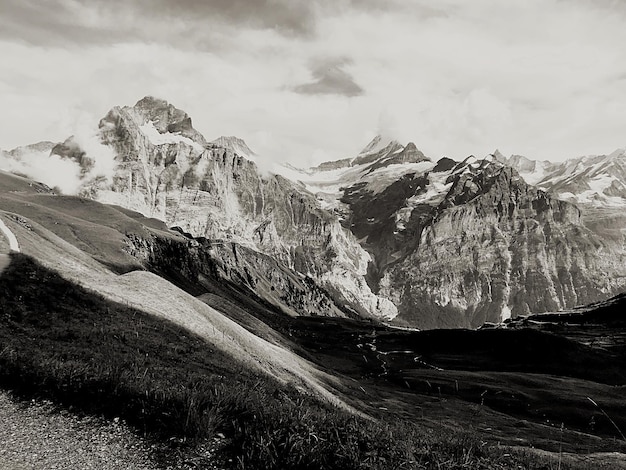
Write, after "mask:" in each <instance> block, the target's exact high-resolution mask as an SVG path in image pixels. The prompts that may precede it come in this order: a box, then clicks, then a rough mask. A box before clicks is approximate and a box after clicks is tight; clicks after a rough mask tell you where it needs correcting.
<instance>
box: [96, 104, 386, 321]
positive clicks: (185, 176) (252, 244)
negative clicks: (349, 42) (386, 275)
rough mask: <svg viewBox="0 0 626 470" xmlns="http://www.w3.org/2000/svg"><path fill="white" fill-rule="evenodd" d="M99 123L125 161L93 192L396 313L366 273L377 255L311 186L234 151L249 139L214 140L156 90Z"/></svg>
mask: <svg viewBox="0 0 626 470" xmlns="http://www.w3.org/2000/svg"><path fill="white" fill-rule="evenodd" d="M100 129H101V133H102V141H103V143H104V144H105V145H107V146H109V147H112V148H113V149H114V150H115V153H116V155H117V157H116V158H117V162H118V165H117V168H116V171H115V175H114V178H113V182H112V184H108V183H105V182H102V181H100V182H97V183H94V184H92V185H87V186H86V187H85V188H84V193H85V194H87V195H89V196H91V197H94V198H96V199H98V200H100V201H101V202H107V203H114V204H119V205H122V206H124V207H128V208H131V209H134V210H137V211H139V212H141V213H143V214H145V215H147V216H150V217H157V218H159V219H162V220H165V221H166V222H167V224H168V225H170V226H178V227H180V228H181V229H182V230H183V231H184V232H187V233H189V234H191V235H193V236H194V237H204V238H206V239H210V240H215V241H221V242H224V243H227V244H233V243H234V244H236V245H238V246H242V247H245V248H246V249H247V251H246V252H245V253H244V255H242V256H247V257H248V258H249V259H251V260H252V259H253V258H254V257H255V256H256V254H254V253H260V254H263V255H269V256H272V257H273V258H274V259H275V260H276V261H277V262H279V263H281V265H284V266H286V267H287V268H289V269H291V270H293V271H294V272H295V273H297V274H298V275H303V276H306V277H308V278H309V279H312V280H314V281H315V282H316V283H317V284H319V285H320V286H321V287H323V288H324V289H326V290H328V291H329V292H331V293H332V295H333V297H334V298H335V299H336V302H337V303H338V304H339V305H340V306H341V308H348V309H350V310H352V311H354V312H355V313H358V314H360V315H363V316H375V317H379V318H388V319H389V318H392V317H393V316H395V314H396V309H395V307H394V305H393V304H392V303H391V302H389V301H388V300H386V299H384V298H380V297H378V296H376V295H375V294H373V293H372V292H371V290H370V288H369V286H368V285H367V283H366V282H365V279H364V275H365V274H366V272H367V265H368V263H369V261H370V256H369V255H368V253H367V252H366V251H365V250H364V249H363V248H362V247H361V246H360V245H359V244H358V243H357V242H356V239H355V238H354V236H353V235H352V234H351V233H350V232H349V231H346V230H344V229H343V228H342V226H341V224H340V223H339V220H338V219H337V217H336V216H334V215H333V214H331V213H329V212H327V211H326V210H324V209H323V208H321V207H320V205H319V203H318V202H317V200H316V198H315V197H314V196H313V195H312V194H310V193H309V192H307V191H305V190H302V188H299V187H298V185H297V184H295V183H293V182H291V181H289V180H288V179H286V178H284V177H282V176H280V175H261V173H260V172H259V171H258V169H257V167H256V165H255V163H254V162H253V161H251V160H249V159H248V158H244V157H243V156H241V155H239V154H237V153H236V152H235V151H233V148H235V149H242V148H243V149H247V146H246V145H245V143H244V142H243V141H238V140H234V139H232V138H221V139H218V140H217V141H215V142H212V143H207V141H206V140H205V139H204V137H202V136H201V135H200V134H199V133H198V132H197V131H196V130H195V129H193V126H192V123H191V119H190V118H189V117H188V116H187V114H186V113H184V112H182V111H180V110H177V109H176V108H174V107H173V106H172V105H170V104H168V103H166V102H165V101H162V100H157V99H155V98H144V99H143V100H141V101H139V102H138V103H137V104H136V105H135V106H134V107H123V108H119V107H117V108H113V109H112V110H111V111H110V112H109V113H108V114H107V116H106V117H105V118H104V119H102V121H101V122H100ZM220 144H223V145H224V146H222V145H220ZM234 144H236V146H235V147H233V145H234ZM250 153H252V152H250ZM248 156H249V155H248ZM256 261H258V260H256V259H254V261H251V265H250V269H256V268H255V266H254V262H256ZM301 313H311V312H309V311H308V310H306V309H305V311H302V312H301Z"/></svg>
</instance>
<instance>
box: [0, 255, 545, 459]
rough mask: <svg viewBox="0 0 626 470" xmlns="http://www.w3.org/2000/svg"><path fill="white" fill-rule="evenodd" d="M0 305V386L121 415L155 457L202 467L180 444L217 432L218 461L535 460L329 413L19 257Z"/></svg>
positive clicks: (0, 290)
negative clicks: (220, 435)
mask: <svg viewBox="0 0 626 470" xmlns="http://www.w3.org/2000/svg"><path fill="white" fill-rule="evenodd" d="M0 306H1V311H2V312H3V314H2V316H1V317H0V345H1V347H0V351H1V353H0V385H1V386H2V387H3V388H5V389H9V390H12V391H13V392H15V393H16V394H17V396H20V397H24V398H33V397H43V398H47V399H51V400H53V401H54V402H56V403H58V404H60V405H62V406H64V407H69V408H70V409H74V410H75V411H79V412H85V413H95V414H99V415H104V416H106V417H109V418H113V417H121V418H122V419H124V420H125V421H127V422H128V423H129V424H130V425H132V426H133V427H135V429H137V431H138V432H139V433H141V434H143V435H144V436H146V435H147V436H148V437H149V438H150V439H152V440H153V441H154V442H155V443H156V444H157V445H158V448H159V449H160V452H158V453H157V455H155V456H154V459H155V462H154V463H155V465H156V466H157V467H158V466H166V465H167V464H172V463H174V464H175V465H177V466H180V468H208V467H193V466H191V462H192V461H194V462H195V463H196V464H199V465H209V464H214V463H215V460H214V459H215V457H211V462H209V461H207V460H206V459H207V458H208V457H206V456H204V457H205V459H204V460H203V455H202V454H201V453H199V452H200V451H201V450H202V446H197V447H193V446H191V443H193V442H195V443H202V442H206V439H207V438H213V437H214V436H216V435H217V433H223V436H225V440H224V444H223V445H224V447H223V449H222V453H221V454H220V455H219V460H221V465H228V466H231V465H232V466H237V467H238V468H298V469H300V468H337V469H349V468H381V469H383V468H441V466H442V465H444V468H462V466H463V465H466V464H471V465H472V468H518V467H517V465H519V464H522V465H530V466H531V467H533V468H540V467H538V466H536V465H535V464H536V462H537V460H536V459H534V458H532V457H529V456H524V455H518V456H515V457H514V456H511V455H510V454H506V455H505V451H504V450H497V449H494V448H492V447H484V446H483V447H479V446H478V445H479V442H478V441H476V440H475V439H474V438H472V437H470V436H468V435H467V434H465V433H459V432H453V431H449V430H447V429H445V428H441V429H440V430H439V432H437V433H436V434H432V433H431V432H429V431H428V430H425V429H422V428H420V427H419V426H417V425H415V424H414V423H411V422H409V421H407V420H405V421H397V420H396V419H395V418H394V419H384V418H379V419H378V420H371V419H366V418H362V417H357V416H354V415H351V414H349V413H347V412H345V411H340V410H338V409H336V408H333V407H331V406H330V405H327V404H324V403H322V402H320V401H318V400H317V399H314V398H311V397H308V396H305V395H302V394H300V393H298V392H296V391H295V390H294V389H292V388H290V387H288V386H281V385H280V384H278V383H277V382H274V381H272V380H269V379H267V378H265V377H262V376H259V375H257V374H254V373H251V372H250V371H249V370H246V368H245V367H243V366H242V364H239V363H237V362H236V361H235V360H233V359H232V358H230V357H228V356H225V355H224V354H223V353H220V352H219V351H218V350H217V349H215V348H213V347H212V345H211V344H208V343H206V342H205V341H204V340H202V339H201V338H199V337H197V336H195V335H194V334H193V333H192V332H190V331H187V330H182V329H180V328H179V327H177V326H176V325H173V324H171V323H168V322H166V321H163V320H159V319H156V318H154V317H152V316H150V315H147V314H144V313H143V312H141V311H139V310H136V309H131V308H129V307H127V306H124V305H120V304H116V303H113V302H110V301H107V300H105V299H104V298H102V297H100V296H99V295H97V294H95V293H92V292H88V291H85V290H84V289H82V288H80V287H78V286H76V285H73V284H71V283H69V282H67V281H65V280H64V279H62V278H61V277H60V276H59V275H57V274H56V273H54V272H51V271H49V270H47V269H46V268H44V267H42V266H41V265H39V264H38V263H37V262H35V261H34V260H32V259H31V258H28V257H25V256H23V255H13V259H12V263H11V265H10V266H9V267H8V269H7V270H6V271H5V272H4V273H3V274H2V276H1V277H0ZM164 443H169V444H168V445H167V446H166V445H165V444H164ZM180 446H182V447H180ZM228 459H231V460H228ZM228 462H231V463H230V464H229V463H228ZM185 465H188V466H186V467H185Z"/></svg>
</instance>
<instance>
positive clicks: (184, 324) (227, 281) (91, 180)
mask: <svg viewBox="0 0 626 470" xmlns="http://www.w3.org/2000/svg"><path fill="white" fill-rule="evenodd" d="M263 158H264V157H263V156H262V155H257V154H255V153H254V152H253V150H251V149H250V148H249V147H248V146H247V145H246V143H245V142H244V141H243V140H241V139H239V138H237V137H220V138H218V139H215V140H213V141H210V140H208V139H206V138H205V137H203V136H202V135H201V134H200V133H199V132H197V131H196V130H195V129H194V128H193V125H192V121H191V118H190V117H189V116H188V115H187V114H186V113H185V112H184V111H181V110H179V109H177V108H176V107H174V106H173V105H171V104H169V103H167V102H166V101H163V100H160V99H156V98H152V97H146V98H144V99H142V100H140V101H139V102H138V103H137V104H136V105H135V106H125V107H116V108H113V109H112V110H111V111H110V112H109V113H108V114H107V115H106V116H105V117H104V118H103V119H102V120H101V121H100V122H99V126H98V131H97V134H96V135H95V138H90V137H89V136H85V135H77V136H72V137H68V139H66V140H65V141H63V142H41V143H39V144H34V145H31V146H26V147H22V148H18V149H14V150H12V151H7V152H2V154H1V155H0V163H1V165H0V167H3V168H5V169H7V170H10V171H1V170H0V416H2V419H3V423H5V424H7V426H5V427H6V429H9V430H10V433H7V432H4V428H3V430H0V434H2V436H3V437H4V436H7V438H8V441H7V442H8V443H7V444H5V446H4V447H2V446H0V447H2V448H0V467H2V468H4V467H7V468H14V467H16V466H22V464H23V463H24V462H26V463H28V465H29V466H32V467H33V468H41V469H43V468H55V466H56V467H57V468H59V467H60V466H61V467H63V466H64V465H59V462H60V461H62V462H67V461H74V462H85V461H86V460H85V459H87V460H89V459H91V460H95V461H100V460H98V459H99V457H98V456H99V455H102V454H106V455H107V456H108V455H109V450H108V449H110V448H111V445H112V442H111V441H110V440H109V441H106V442H103V438H102V433H101V432H100V430H101V429H102V428H101V423H104V424H105V426H108V428H110V429H113V430H114V435H115V436H116V437H115V439H114V441H115V442H114V443H113V444H114V448H115V447H117V448H120V447H121V448H122V449H124V453H123V455H126V456H127V457H122V459H121V460H118V457H117V455H119V454H115V457H113V454H110V455H111V457H110V458H109V460H110V461H113V460H114V461H115V462H114V463H113V464H111V465H112V466H110V468H134V467H135V464H133V462H136V461H138V456H142V459H143V458H145V460H146V462H148V463H147V464H146V467H145V468H155V469H167V468H251V469H259V470H261V469H263V470H267V469H277V470H278V469H281V470H282V469H286V468H293V469H300V468H312V469H337V470H344V469H347V468H360V469H369V470H373V469H377V470H383V469H385V470H386V469H389V468H420V469H421V468H429V469H430V468H432V469H435V468H477V469H485V470H486V469H493V468H501V469H518V468H563V469H565V468H572V469H588V468H611V469H613V468H626V466H625V464H624V455H626V443H625V442H626V438H624V434H623V432H622V430H623V429H626V401H625V400H624V393H623V392H624V384H625V383H626V368H625V364H626V360H625V358H626V347H625V345H626V335H625V334H624V318H623V317H624V316H623V312H624V305H625V303H626V298H625V296H624V294H623V293H619V292H621V291H622V290H624V275H623V270H624V253H625V250H624V246H623V241H624V236H623V231H624V228H625V227H626V221H625V219H624V216H623V215H622V213H623V212H624V211H623V205H622V201H623V199H622V196H621V195H620V193H619V188H621V187H622V186H621V185H622V184H623V182H624V178H623V175H622V173H621V172H620V168H621V166H622V160H623V158H625V157H624V152H623V151H616V152H614V153H613V154H610V155H606V156H596V157H584V158H579V159H575V160H572V161H568V162H563V163H546V162H533V161H531V160H527V159H524V158H522V157H518V156H513V157H509V158H505V157H504V156H502V155H501V154H500V152H498V151H495V152H494V154H492V155H489V156H487V157H486V158H483V159H478V158H475V157H471V156H470V157H468V158H466V159H464V160H462V161H455V160H453V159H450V158H440V159H437V160H433V159H431V158H429V157H428V156H426V155H424V153H423V152H421V151H420V150H419V149H418V147H417V146H416V145H415V144H414V143H407V144H401V143H399V142H397V141H394V140H393V139H386V138H384V137H382V136H377V137H376V138H374V139H373V140H372V141H371V143H369V144H368V145H367V146H366V147H365V148H364V149H363V150H362V151H361V152H359V153H358V154H357V155H354V156H351V157H349V158H344V159H341V160H338V161H333V162H326V163H323V164H321V165H318V166H317V167H315V168H309V169H297V168H294V167H292V166H288V165H284V166H277V165H273V166H272V165H269V164H268V162H265V161H264V160H263ZM268 168H272V171H268ZM531 182H532V184H530V183H531ZM600 182H601V184H600ZM592 193H593V194H592ZM572 195H573V196H572ZM623 202H625V203H626V201H623ZM614 294H617V295H614ZM590 302H593V303H591V304H589V303H590ZM579 304H589V305H587V306H585V307H578V306H577V305H579ZM41 400H44V402H43V403H41ZM22 402H24V403H25V404H26V403H27V404H28V405H27V406H23V405H22V404H21V403H22ZM36 403H38V404H36ZM7 404H12V405H11V406H10V407H9V406H7ZM35 404H36V405H35ZM42 405H43V407H42ZM43 409H45V410H47V411H45V412H43V411H40V410H43ZM59 411H60V414H62V415H63V417H64V418H66V419H67V420H68V421H69V422H70V423H74V424H72V425H73V426H77V427H76V429H79V430H80V434H81V435H83V436H85V440H89V441H90V442H92V445H93V449H96V450H95V451H94V450H93V449H91V447H90V448H89V449H88V450H87V451H85V449H84V448H83V447H82V444H78V443H76V442H74V441H73V440H72V439H71V438H68V437H67V435H66V437H65V438H62V439H59V438H56V440H54V439H53V440H52V441H51V435H50V428H49V427H47V424H46V423H49V422H50V421H49V420H50V419H52V418H51V417H53V416H55V414H59V413H58V412H59ZM25 420H28V423H30V424H31V425H30V426H23V424H24V422H25ZM35 423H43V424H41V425H40V424H35ZM76 423H77V424H76ZM99 423H100V424H99ZM3 433H4V434H3ZM70 435H71V434H70ZM124 436H125V437H124ZM129 436H130V437H129ZM14 442H28V443H29V445H28V446H25V447H21V446H20V445H14V444H13V443H14ZM51 442H61V443H62V446H61V448H62V454H63V455H62V458H59V456H58V455H57V456H56V457H55V456H54V455H55V452H53V450H54V449H51V447H52V445H51ZM81 442H82V441H81ZM137 443H138V444H137ZM35 449H38V450H35ZM94 452H95V453H96V455H95V457H94ZM124 458H130V460H129V461H125V460H124ZM99 465H100V466H102V465H101V464H99ZM79 466H80V465H79ZM84 466H88V465H84ZM102 468H109V467H107V466H103V467H102ZM142 468H144V467H142Z"/></svg>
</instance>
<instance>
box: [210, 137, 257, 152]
mask: <svg viewBox="0 0 626 470" xmlns="http://www.w3.org/2000/svg"><path fill="white" fill-rule="evenodd" d="M211 144H213V145H216V146H218V147H223V148H225V149H229V150H232V151H233V152H234V153H236V154H237V155H239V156H241V157H254V156H255V155H256V153H254V151H252V150H251V149H250V147H248V144H246V142H245V141H244V140H243V139H241V138H239V137H236V136H232V135H231V136H224V135H223V136H220V137H218V138H217V139H215V140H213V141H212V142H211Z"/></svg>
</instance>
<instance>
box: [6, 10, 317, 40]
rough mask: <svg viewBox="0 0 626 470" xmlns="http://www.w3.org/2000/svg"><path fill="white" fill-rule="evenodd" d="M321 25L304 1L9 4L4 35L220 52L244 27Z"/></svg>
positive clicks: (289, 32) (295, 31)
mask: <svg viewBox="0 0 626 470" xmlns="http://www.w3.org/2000/svg"><path fill="white" fill-rule="evenodd" d="M315 24H316V8H315V5H314V4H312V3H310V2H306V1H302V0H258V1H255V2H249V1H248V0H209V1H206V0H178V1H176V2H172V1H171V0H133V1H126V0H94V1H85V0H48V1H46V2H39V1H36V0H5V1H4V2H3V10H2V16H1V17H0V37H4V38H6V39H19V40H22V41H25V42H28V43H30V44H34V45H45V46H51V45H60V46H65V47H83V46H84V45H86V44H91V45H107V44H108V45H112V44H119V43H121V42H132V41H141V42H152V43H161V44H170V45H176V46H177V47H180V48H184V49H189V50H220V49H221V48H223V47H224V46H225V45H227V44H228V42H229V41H228V40H227V39H228V38H229V37H232V36H236V35H237V34H238V31H239V30H240V29H257V30H271V31H276V32H278V33H279V34H281V35H284V36H286V37H298V36H311V35H312V34H313V33H314V30H315ZM225 39H226V41H225Z"/></svg>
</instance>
